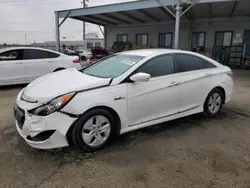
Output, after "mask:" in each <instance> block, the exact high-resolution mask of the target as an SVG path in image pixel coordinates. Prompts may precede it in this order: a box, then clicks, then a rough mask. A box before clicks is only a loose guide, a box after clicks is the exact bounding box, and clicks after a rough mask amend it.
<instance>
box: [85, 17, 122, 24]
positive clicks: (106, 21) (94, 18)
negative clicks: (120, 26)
mask: <svg viewBox="0 0 250 188" xmlns="http://www.w3.org/2000/svg"><path fill="white" fill-rule="evenodd" d="M85 18H90V19H93V20H99V21H101V22H103V23H105V24H111V25H117V23H115V22H112V21H109V20H105V19H103V18H99V17H96V16H93V15H88V16H85Z"/></svg>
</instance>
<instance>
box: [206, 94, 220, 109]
mask: <svg viewBox="0 0 250 188" xmlns="http://www.w3.org/2000/svg"><path fill="white" fill-rule="evenodd" d="M221 104H222V99H221V96H220V94H219V93H213V94H212V95H211V96H210V98H209V102H208V109H209V111H210V112H211V113H212V114H215V113H217V112H218V111H219V110H220V107H221Z"/></svg>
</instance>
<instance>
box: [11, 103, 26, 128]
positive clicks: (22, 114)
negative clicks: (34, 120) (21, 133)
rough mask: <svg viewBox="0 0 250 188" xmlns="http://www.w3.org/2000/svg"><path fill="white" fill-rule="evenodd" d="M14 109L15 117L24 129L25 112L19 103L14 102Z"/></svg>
mask: <svg viewBox="0 0 250 188" xmlns="http://www.w3.org/2000/svg"><path fill="white" fill-rule="evenodd" d="M13 111H14V117H15V119H16V121H17V124H18V126H19V128H20V129H22V128H23V124H24V121H25V112H24V110H23V109H22V108H20V107H19V106H18V105H17V104H14V107H13Z"/></svg>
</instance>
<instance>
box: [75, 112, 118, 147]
mask: <svg viewBox="0 0 250 188" xmlns="http://www.w3.org/2000/svg"><path fill="white" fill-rule="evenodd" d="M115 125H116V121H115V119H114V117H113V116H112V114H110V113H109V112H108V111H106V110H104V109H94V110H92V111H89V112H87V113H86V114H84V115H83V116H82V117H80V118H79V119H78V120H77V122H76V124H75V126H74V128H73V140H74V144H75V145H76V146H78V147H79V148H81V149H82V150H84V151H86V152H93V151H96V150H99V149H101V148H102V147H103V146H104V145H106V144H107V143H108V142H109V141H110V139H111V138H112V137H113V136H114V134H115Z"/></svg>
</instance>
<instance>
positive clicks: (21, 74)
mask: <svg viewBox="0 0 250 188" xmlns="http://www.w3.org/2000/svg"><path fill="white" fill-rule="evenodd" d="M25 81H26V80H25V65H24V61H23V50H9V51H5V52H2V53H0V85H8V84H19V83H25Z"/></svg>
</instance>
